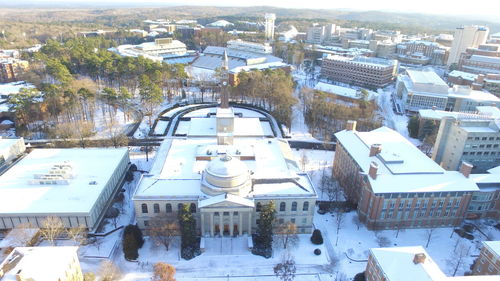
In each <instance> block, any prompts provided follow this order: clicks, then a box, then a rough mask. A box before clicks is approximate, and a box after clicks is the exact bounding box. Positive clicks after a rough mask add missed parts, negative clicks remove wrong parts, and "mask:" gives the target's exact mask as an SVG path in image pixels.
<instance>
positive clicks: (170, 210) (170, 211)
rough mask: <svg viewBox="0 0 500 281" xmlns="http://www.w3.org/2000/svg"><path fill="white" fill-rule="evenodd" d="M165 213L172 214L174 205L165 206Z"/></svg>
mask: <svg viewBox="0 0 500 281" xmlns="http://www.w3.org/2000/svg"><path fill="white" fill-rule="evenodd" d="M165 211H166V212H167V213H172V204H170V203H168V204H167V205H165Z"/></svg>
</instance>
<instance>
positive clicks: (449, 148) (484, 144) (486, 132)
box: [432, 117, 500, 172]
mask: <svg viewBox="0 0 500 281" xmlns="http://www.w3.org/2000/svg"><path fill="white" fill-rule="evenodd" d="M432 159H433V160H434V161H436V163H438V164H439V165H441V167H443V168H445V169H446V170H457V169H458V168H459V166H460V164H461V163H462V162H463V161H466V162H468V163H470V164H472V165H473V166H474V172H485V171H486V170H488V169H491V168H494V167H496V166H498V163H500V130H499V127H498V119H496V120H495V119H493V120H492V119H491V118H489V119H476V118H471V119H469V118H467V117H462V118H458V119H457V118H454V117H445V118H443V119H442V121H441V124H440V126H439V131H438V134H437V137H436V143H435V145H434V150H433V153H432Z"/></svg>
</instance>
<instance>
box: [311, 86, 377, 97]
mask: <svg viewBox="0 0 500 281" xmlns="http://www.w3.org/2000/svg"><path fill="white" fill-rule="evenodd" d="M314 89H315V90H318V91H323V92H327V93H331V94H334V95H337V96H343V97H346V98H351V99H362V98H363V95H362V94H361V91H359V90H357V89H352V88H347V87H342V86H337V85H332V84H328V83H324V82H319V83H318V84H316V86H315V87H314ZM375 96H376V93H375V92H372V91H368V97H367V98H368V100H372V99H374V98H375Z"/></svg>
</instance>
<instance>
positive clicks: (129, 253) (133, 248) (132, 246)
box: [122, 233, 139, 260]
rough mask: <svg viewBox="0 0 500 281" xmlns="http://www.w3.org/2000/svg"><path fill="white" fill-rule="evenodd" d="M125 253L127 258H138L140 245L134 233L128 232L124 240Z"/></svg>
mask: <svg viewBox="0 0 500 281" xmlns="http://www.w3.org/2000/svg"><path fill="white" fill-rule="evenodd" d="M122 246H123V254H124V255H125V259H126V260H137V258H138V257H139V247H138V245H137V241H136V240H135V237H134V234H133V233H126V234H125V235H124V236H123V240H122Z"/></svg>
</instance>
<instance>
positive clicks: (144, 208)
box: [141, 203, 196, 214]
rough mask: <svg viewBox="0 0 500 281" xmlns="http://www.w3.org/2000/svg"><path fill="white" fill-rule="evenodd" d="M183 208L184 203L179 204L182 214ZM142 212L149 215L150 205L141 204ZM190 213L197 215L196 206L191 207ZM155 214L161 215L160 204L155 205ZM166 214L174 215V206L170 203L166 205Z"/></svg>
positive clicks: (191, 205) (178, 207)
mask: <svg viewBox="0 0 500 281" xmlns="http://www.w3.org/2000/svg"><path fill="white" fill-rule="evenodd" d="M182 208H184V204H182V203H179V204H177V211H179V212H180V211H181V210H182ZM141 211H142V213H143V214H147V213H149V210H148V204H146V203H142V204H141ZM189 211H190V212H191V213H196V204H194V203H191V204H190V205H189ZM153 213H155V214H158V213H160V204H158V203H155V204H153ZM165 213H172V204H170V203H167V204H165Z"/></svg>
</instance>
